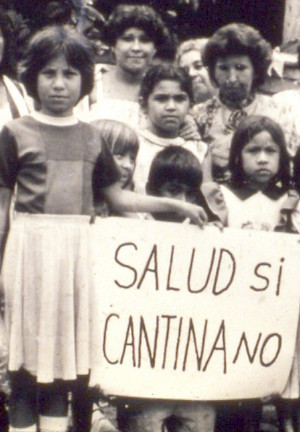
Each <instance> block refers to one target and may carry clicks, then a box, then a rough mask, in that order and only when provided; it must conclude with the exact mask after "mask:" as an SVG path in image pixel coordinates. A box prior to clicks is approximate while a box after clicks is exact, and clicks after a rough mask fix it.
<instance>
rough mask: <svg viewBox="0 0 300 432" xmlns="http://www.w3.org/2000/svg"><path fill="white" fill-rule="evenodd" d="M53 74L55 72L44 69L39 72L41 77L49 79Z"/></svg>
mask: <svg viewBox="0 0 300 432" xmlns="http://www.w3.org/2000/svg"><path fill="white" fill-rule="evenodd" d="M54 74H55V72H54V71H53V70H51V69H45V70H42V71H41V75H44V76H46V77H50V76H53V75H54Z"/></svg>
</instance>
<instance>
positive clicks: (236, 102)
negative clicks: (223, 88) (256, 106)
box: [219, 93, 254, 111]
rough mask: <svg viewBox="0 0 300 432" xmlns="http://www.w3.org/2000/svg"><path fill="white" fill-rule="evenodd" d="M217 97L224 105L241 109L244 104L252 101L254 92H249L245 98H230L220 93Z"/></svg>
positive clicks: (232, 108)
mask: <svg viewBox="0 0 300 432" xmlns="http://www.w3.org/2000/svg"><path fill="white" fill-rule="evenodd" d="M219 98H220V100H221V102H222V103H223V104H224V105H226V106H227V107H228V108H229V109H231V110H233V111H234V110H241V109H243V108H245V107H246V106H248V105H250V104H251V103H252V102H253V99H254V94H250V95H249V96H248V97H247V98H245V99H243V100H231V99H229V98H228V97H226V96H224V95H223V94H222V93H219Z"/></svg>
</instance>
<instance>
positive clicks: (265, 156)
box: [257, 151, 268, 162]
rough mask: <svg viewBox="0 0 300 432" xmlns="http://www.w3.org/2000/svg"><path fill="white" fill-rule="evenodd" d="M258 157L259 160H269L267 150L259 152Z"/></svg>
mask: <svg viewBox="0 0 300 432" xmlns="http://www.w3.org/2000/svg"><path fill="white" fill-rule="evenodd" d="M257 159H258V162H266V161H267V160H268V157H267V154H266V152H263V151H261V152H259V154H258V157H257Z"/></svg>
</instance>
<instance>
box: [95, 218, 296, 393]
mask: <svg viewBox="0 0 300 432" xmlns="http://www.w3.org/2000/svg"><path fill="white" fill-rule="evenodd" d="M92 230H93V234H92V237H93V245H94V246H93V247H94V251H93V257H94V258H93V275H94V282H95V286H94V289H95V295H94V299H95V302H94V329H93V332H94V333H93V348H94V354H93V356H94V358H93V365H94V367H93V369H92V375H91V384H96V383H97V384H99V385H100V386H101V387H102V388H103V389H104V390H105V391H107V392H108V393H109V394H114V395H121V396H133V397H146V398H167V399H180V400H185V399H186V400H219V399H240V398H255V397H263V396H267V395H270V394H274V393H281V392H282V391H283V389H284V387H285V385H286V383H287V380H288V376H289V373H290V369H291V364H292V359H293V355H294V349H295V339H296V331H297V323H298V311H299V292H300V289H299V288H300V271H299V268H300V266H299V263H300V244H299V243H298V236H296V235H288V234H279V233H266V232H258V231H247V230H233V229H225V230H224V231H223V232H220V231H219V230H218V229H217V228H205V229H204V230H200V229H199V228H197V227H195V226H186V225H182V224H172V223H162V222H161V223H158V222H151V221H147V222H145V221H138V220H129V219H121V218H111V219H107V220H105V221H104V220H102V221H99V222H98V223H96V224H95V225H94V227H93V228H92Z"/></svg>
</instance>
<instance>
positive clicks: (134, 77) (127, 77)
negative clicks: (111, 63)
mask: <svg viewBox="0 0 300 432" xmlns="http://www.w3.org/2000/svg"><path fill="white" fill-rule="evenodd" d="M114 73H115V79H116V80H117V81H119V82H122V83H124V84H127V85H132V86H137V85H138V86H140V84H141V81H142V77H143V73H142V72H141V73H136V74H134V73H130V72H129V71H126V70H125V69H122V68H121V67H120V66H118V65H116V69H115V71H114Z"/></svg>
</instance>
